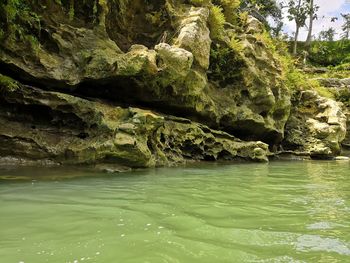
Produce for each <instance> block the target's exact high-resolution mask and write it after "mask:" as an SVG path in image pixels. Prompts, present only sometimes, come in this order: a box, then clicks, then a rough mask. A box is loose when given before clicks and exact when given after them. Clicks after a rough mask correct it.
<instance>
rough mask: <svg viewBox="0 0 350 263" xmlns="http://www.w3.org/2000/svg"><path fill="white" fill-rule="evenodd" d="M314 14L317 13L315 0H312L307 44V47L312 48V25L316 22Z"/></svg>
mask: <svg viewBox="0 0 350 263" xmlns="http://www.w3.org/2000/svg"><path fill="white" fill-rule="evenodd" d="M314 14H315V9H314V0H310V13H309V32H308V34H307V38H306V42H305V46H306V48H307V49H309V48H310V46H311V40H312V27H313V24H314Z"/></svg>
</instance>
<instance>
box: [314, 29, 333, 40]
mask: <svg viewBox="0 0 350 263" xmlns="http://www.w3.org/2000/svg"><path fill="white" fill-rule="evenodd" d="M335 35H336V32H335V29H334V28H333V27H330V28H328V29H327V30H322V31H321V32H320V33H319V35H318V38H319V40H321V41H322V40H323V41H334V36H335Z"/></svg>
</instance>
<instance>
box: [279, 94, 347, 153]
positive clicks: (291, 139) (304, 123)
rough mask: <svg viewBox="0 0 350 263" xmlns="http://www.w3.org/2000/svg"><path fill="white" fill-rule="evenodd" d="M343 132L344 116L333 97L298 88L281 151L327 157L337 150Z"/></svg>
mask: <svg viewBox="0 0 350 263" xmlns="http://www.w3.org/2000/svg"><path fill="white" fill-rule="evenodd" d="M345 134H346V116H345V115H344V113H343V111H342V109H341V106H340V105H339V104H338V103H337V102H336V101H334V100H331V99H327V98H324V97H321V96H319V95H318V94H317V92H315V91H302V92H301V93H300V97H299V99H298V101H296V102H295V105H294V107H293V108H292V112H291V116H290V118H289V120H288V122H287V125H286V136H285V139H284V141H283V143H282V145H283V149H284V150H292V151H296V152H303V153H306V154H308V155H310V156H312V157H315V158H329V157H332V156H336V155H338V154H339V153H340V151H341V142H342V141H343V140H344V138H345Z"/></svg>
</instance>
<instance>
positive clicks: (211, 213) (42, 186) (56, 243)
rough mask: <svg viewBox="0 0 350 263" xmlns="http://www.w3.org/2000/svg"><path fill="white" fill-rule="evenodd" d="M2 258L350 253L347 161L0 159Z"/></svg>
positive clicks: (337, 256)
mask: <svg viewBox="0 0 350 263" xmlns="http://www.w3.org/2000/svg"><path fill="white" fill-rule="evenodd" d="M0 262H1V263H19V262H21V263H23V262H24V263H41V262H54V263H56V262H57V263H59V262H63V263H65V262H71V263H73V262H74V263H77V262H96V263H98V262H103V263H109V262H113V263H114V262H121V263H129V262H135V263H136V262H149V263H158V262H159V263H163V262H164V263H166V262H174V263H175V262H180V263H182V262H189V263H192V262H201V263H206V262H208V263H215V262H220V263H221V262H324V263H329V262H350V163H349V162H348V161H332V162H331V161H322V162H321V161H305V162H271V163H269V164H252V163H249V164H205V163H204V164H196V165H190V166H184V167H177V168H159V169H147V170H139V171H133V172H127V173H121V174H104V173H98V172H94V171H91V170H88V169H82V168H51V169H48V168H46V169H44V168H41V169H37V168H17V169H14V168H2V169H0Z"/></svg>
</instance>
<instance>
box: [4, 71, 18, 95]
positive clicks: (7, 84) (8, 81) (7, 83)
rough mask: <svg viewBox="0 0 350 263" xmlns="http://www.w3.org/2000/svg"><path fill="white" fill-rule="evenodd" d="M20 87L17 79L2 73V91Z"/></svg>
mask: <svg viewBox="0 0 350 263" xmlns="http://www.w3.org/2000/svg"><path fill="white" fill-rule="evenodd" d="M18 88H19V86H18V83H17V81H15V80H13V79H12V78H10V77H7V76H4V75H2V74H0V91H6V90H8V91H15V90H16V89H18Z"/></svg>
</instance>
